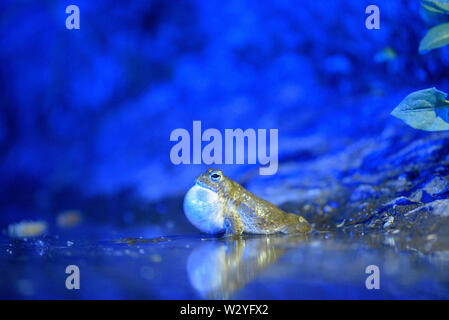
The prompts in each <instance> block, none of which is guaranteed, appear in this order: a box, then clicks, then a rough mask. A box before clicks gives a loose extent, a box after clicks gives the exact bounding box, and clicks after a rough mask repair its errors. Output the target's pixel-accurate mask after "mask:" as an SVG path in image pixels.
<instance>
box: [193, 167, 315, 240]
mask: <svg viewBox="0 0 449 320" xmlns="http://www.w3.org/2000/svg"><path fill="white" fill-rule="evenodd" d="M197 183H198V184H200V185H201V186H202V187H204V188H208V189H209V190H211V191H214V192H216V193H218V201H220V202H221V205H222V207H223V208H224V209H223V210H224V212H223V214H224V219H225V227H226V232H227V233H232V234H236V235H240V234H242V233H252V234H272V233H278V232H282V233H307V232H310V231H311V230H312V227H311V226H310V224H309V223H308V222H307V221H306V219H304V218H303V217H301V216H299V215H296V214H293V213H286V212H284V211H283V210H281V209H279V208H278V207H276V206H275V205H274V204H272V203H270V202H268V201H265V200H264V199H261V198H259V197H257V196H256V195H254V194H252V193H251V192H249V191H248V190H246V189H245V188H243V187H242V186H241V185H240V184H238V183H237V182H235V181H233V180H231V179H229V178H227V177H226V176H225V175H224V174H223V172H222V171H221V170H215V169H208V170H207V171H206V172H205V173H203V174H202V175H200V176H199V177H198V178H197Z"/></svg>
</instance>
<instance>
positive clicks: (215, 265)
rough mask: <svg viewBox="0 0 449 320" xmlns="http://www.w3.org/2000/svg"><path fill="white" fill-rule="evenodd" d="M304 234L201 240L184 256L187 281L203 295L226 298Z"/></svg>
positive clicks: (211, 297)
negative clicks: (203, 241)
mask: <svg viewBox="0 0 449 320" xmlns="http://www.w3.org/2000/svg"><path fill="white" fill-rule="evenodd" d="M305 240H307V235H302V234H299V235H290V236H289V235H271V236H252V237H250V238H245V237H233V238H222V239H219V240H212V241H208V242H206V243H204V244H203V245H201V246H200V247H199V248H197V249H196V250H194V251H193V252H192V253H191V254H190V256H189V258H188V260H187V273H188V276H189V280H190V283H191V285H192V286H193V287H194V288H195V289H196V290H197V291H198V292H199V293H200V294H201V296H203V297H204V298H207V299H229V298H230V297H231V295H232V294H233V293H234V292H235V291H236V290H238V289H240V288H242V287H243V286H245V285H246V284H248V283H249V282H251V281H252V280H253V279H254V278H256V277H257V275H258V274H259V273H260V272H261V271H262V270H264V269H265V268H267V267H268V266H270V265H272V264H273V263H275V262H276V261H278V260H279V258H280V257H281V256H282V255H284V253H285V252H286V251H287V250H288V247H289V246H290V245H295V244H297V243H299V242H302V241H305Z"/></svg>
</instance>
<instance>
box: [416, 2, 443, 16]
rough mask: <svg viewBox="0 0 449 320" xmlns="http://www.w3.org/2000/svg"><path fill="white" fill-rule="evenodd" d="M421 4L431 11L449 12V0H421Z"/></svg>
mask: <svg viewBox="0 0 449 320" xmlns="http://www.w3.org/2000/svg"><path fill="white" fill-rule="evenodd" d="M421 5H422V6H423V7H424V8H425V9H427V10H429V11H431V12H435V13H440V14H447V13H449V0H421Z"/></svg>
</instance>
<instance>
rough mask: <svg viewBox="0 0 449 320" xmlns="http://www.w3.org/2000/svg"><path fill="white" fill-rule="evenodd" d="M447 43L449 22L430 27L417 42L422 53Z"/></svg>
mask: <svg viewBox="0 0 449 320" xmlns="http://www.w3.org/2000/svg"><path fill="white" fill-rule="evenodd" d="M447 44H449V22H446V23H442V24H440V25H437V26H436V27H433V28H432V29H430V30H429V31H428V32H427V33H426V35H425V36H424V38H423V39H422V40H421V42H420V44H419V52H420V53H424V52H427V51H429V50H432V49H436V48H439V47H443V46H445V45H447Z"/></svg>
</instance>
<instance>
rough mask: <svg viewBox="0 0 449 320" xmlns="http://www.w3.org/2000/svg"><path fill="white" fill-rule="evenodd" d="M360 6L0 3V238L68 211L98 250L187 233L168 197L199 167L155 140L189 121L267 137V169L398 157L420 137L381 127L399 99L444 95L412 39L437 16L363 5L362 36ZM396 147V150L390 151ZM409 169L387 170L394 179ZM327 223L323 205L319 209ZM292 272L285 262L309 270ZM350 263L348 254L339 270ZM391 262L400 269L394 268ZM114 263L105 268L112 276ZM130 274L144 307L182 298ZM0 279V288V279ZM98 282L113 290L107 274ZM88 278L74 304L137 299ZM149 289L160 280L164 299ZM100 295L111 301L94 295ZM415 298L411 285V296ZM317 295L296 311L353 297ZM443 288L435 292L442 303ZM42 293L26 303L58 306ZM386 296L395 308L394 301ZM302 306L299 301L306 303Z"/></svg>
mask: <svg viewBox="0 0 449 320" xmlns="http://www.w3.org/2000/svg"><path fill="white" fill-rule="evenodd" d="M70 4H76V5H78V7H79V9H80V19H81V21H80V26H81V28H80V29H79V30H68V29H66V28H65V20H66V18H67V16H68V14H66V13H65V8H66V6H68V5H70ZM369 4H372V3H371V1H364V0H341V1H332V0H316V1H305V0H304V1H283V0H276V1H254V0H248V1H234V0H231V1H216V0H207V1H203V0H185V1H184V0H179V1H164V0H151V1H143V0H138V1H112V0H111V1H88V0H86V1H83V0H76V1H71V2H68V1H25V0H21V1H17V0H16V1H14V0H3V1H1V2H0V70H1V72H0V90H1V92H0V177H1V178H0V212H1V215H0V226H1V227H2V229H4V228H6V226H7V225H8V224H10V223H13V222H18V221H21V220H24V219H32V220H37V219H39V220H41V219H42V220H44V221H47V222H48V223H50V224H52V223H54V222H55V217H56V216H57V214H58V213H59V212H61V211H63V210H67V209H78V210H81V212H82V213H83V218H84V219H85V220H86V221H87V222H88V224H87V225H90V226H94V230H96V232H97V236H98V235H103V237H99V238H107V239H109V240H111V239H112V238H114V237H115V236H122V237H125V236H135V235H144V236H154V235H157V234H161V233H165V234H173V233H174V234H180V233H184V232H185V233H189V232H190V233H198V232H197V231H196V230H195V229H194V228H193V227H192V226H190V224H189V223H188V222H187V220H186V219H185V218H184V216H183V214H182V209H180V208H181V200H182V196H183V195H184V193H185V192H186V190H187V189H188V188H189V187H190V186H191V185H192V183H193V181H194V178H195V177H196V176H197V175H198V174H200V173H201V172H203V171H204V170H205V169H206V166H203V165H180V166H175V165H173V164H172V163H171V161H170V149H171V147H172V146H173V145H174V143H173V142H170V141H169V137H170V133H171V132H172V130H174V129H176V128H185V129H187V130H189V131H191V128H192V121H193V120H201V121H202V125H203V128H204V129H205V128H217V129H219V130H224V129H225V128H242V129H247V128H266V129H270V128H275V129H279V157H280V162H281V163H283V162H285V161H287V162H288V161H296V160H299V159H314V158H315V157H317V156H318V155H332V154H335V153H338V152H341V151H342V150H345V148H346V147H348V146H350V145H355V146H357V141H359V140H360V139H361V138H370V137H378V136H380V135H382V139H384V138H385V139H387V138H388V139H390V140H389V142H388V143H389V144H388V150H389V151H385V150H384V149H381V150H380V151H375V152H374V153H372V154H370V155H369V157H368V158H367V159H365V161H364V162H363V164H362V167H363V168H364V169H365V170H366V171H367V172H369V171H370V170H372V169H373V168H376V165H377V164H378V163H379V161H381V159H382V158H383V157H384V156H385V154H386V153H388V152H390V151H392V150H396V149H398V148H397V147H396V146H397V144H399V145H400V146H401V148H402V147H404V146H405V145H406V144H407V143H409V141H413V140H415V138H416V139H418V138H422V137H425V136H426V135H427V133H423V132H418V131H416V130H413V129H410V128H407V127H406V126H405V125H404V124H402V123H400V122H399V121H398V120H397V119H394V118H392V117H390V116H389V113H390V112H391V110H392V109H393V108H394V107H395V106H396V105H397V104H398V103H399V102H400V101H401V100H402V98H403V97H405V95H406V94H408V93H410V92H411V91H413V90H418V89H422V88H426V87H432V86H436V87H438V88H441V89H442V90H445V91H447V90H448V89H449V78H448V77H447V68H448V67H449V49H448V47H443V48H441V49H438V50H434V51H432V52H430V53H428V54H426V55H420V54H418V46H419V41H420V39H421V38H422V36H423V35H424V34H425V32H426V30H427V29H428V28H429V27H430V26H432V25H434V24H436V23H437V22H441V21H445V20H447V16H444V15H442V16H431V15H429V14H428V13H425V12H423V11H422V8H421V7H420V3H419V1H409V0H395V1H391V0H378V1H376V5H378V6H379V8H380V26H381V27H380V29H379V30H368V29H366V27H365V19H366V17H367V16H368V15H367V14H366V13H365V8H366V6H368V5H369ZM391 132H395V133H396V134H395V135H393V134H390V133H391ZM403 133H406V134H407V136H408V137H409V138H410V139H409V140H407V141H402V142H401V139H400V136H401V135H402V134H403ZM390 137H393V138H390ZM376 143H377V142H376ZM401 143H402V144H401ZM354 149H356V148H354ZM385 149H387V147H385ZM348 157H350V156H349V155H348ZM442 157H444V156H442ZM426 159H427V158H426ZM412 160H413V159H412ZM412 160H410V159H408V160H407V159H406V160H404V159H403V158H400V160H397V161H398V162H397V163H396V165H397V166H399V167H400V166H401V165H403V164H404V163H405V161H410V162H411V161H412ZM348 161H349V160H348ZM401 161H403V162H401ZM438 161H439V160H438ZM337 162H338V161H337ZM392 162H393V160H392ZM334 163H336V162H333V163H332V162H323V163H321V164H320V163H318V165H317V166H320V165H321V166H322V168H323V169H326V170H327V169H328V168H325V166H327V165H333V164H334ZM219 168H221V169H224V170H225V173H226V174H227V175H230V176H232V177H233V178H235V179H236V180H237V181H245V177H246V178H247V177H248V175H249V176H251V175H253V173H254V172H256V171H255V170H257V169H258V167H257V166H256V165H227V166H219ZM312 171H313V170H312ZM316 172H318V173H317V174H319V170H317V171H316ZM378 172H379V170H378ZM429 172H431V171H429ZM351 174H352V173H351ZM426 174H427V173H426ZM428 175H429V176H431V175H432V173H429V174H428ZM348 176H349V175H348ZM409 176H410V175H409ZM409 176H407V177H406V178H408V177H409ZM416 176H419V173H417V174H416ZM351 177H352V176H351ZM354 177H355V175H354ZM413 177H415V176H413ZM413 177H412V178H411V179H413ZM336 178H337V179H339V178H340V177H338V176H337V177H336ZM257 179H262V180H263V179H271V180H275V179H276V177H265V178H264V177H258V178H257ZM279 179H283V177H282V176H280V178H279ZM394 179H396V177H394ZM398 179H399V178H398ZM267 181H268V180H267ZM323 181H324V182H326V183H327V180H323ZM323 181H321V182H323ZM351 182H352V180H351V181H349V182H348V185H349V184H351ZM362 187H363V188H364V189H363V188H362V189H360V190H359V192H358V193H354V194H352V198H351V199H352V200H354V199H356V200H357V199H359V198H360V199H362V198H363V197H365V196H366V197H374V196H373V193H372V192H371V189H369V188H367V187H366V186H362ZM317 188H319V187H317ZM256 189H257V188H256ZM367 190H368V191H367ZM370 192H371V193H370ZM386 193H388V192H386ZM393 194H394V193H391V194H390V195H391V197H393ZM357 197H359V198H357ZM352 200H351V201H352ZM390 200H391V199H390ZM354 201H355V200H354ZM335 206H336V205H335ZM173 208H176V209H173ZM332 208H334V207H333V204H332V203H331V205H330V206H328V207H327V209H326V210H330V211H331V210H333V209H332ZM167 217H169V218H167ZM140 224H152V225H153V226H156V227H160V229H145V230H147V231H145V232H147V233H145V232H144V231H142V230H143V229H140V231H139V232H137V233H135V234H129V233H128V234H126V233H125V234H119V235H117V234H116V233H113V230H118V229H119V228H117V229H114V228H109V227H107V226H110V225H113V226H115V227H117V226H138V225H140ZM105 226H106V227H105ZM381 226H382V224H381ZM148 230H149V231H148ZM76 232H78V233H79V231H75V233H76ZM109 234H114V236H110V235H109ZM50 235H54V233H52V232H50ZM350 237H351V240H352V238H353V234H352V231H351V233H350ZM189 241H190V240H189ZM192 241H193V240H192ZM187 242H188V241H187ZM188 243H189V242H188ZM256 244H258V242H256ZM68 246H70V245H68ZM218 247H220V246H218ZM180 248H181V249H179V250H182V248H184V243H182V244H180ZM47 249H48V247H46V244H45V243H40V244H39V243H38V245H37V249H36V250H38V252H39V255H40V256H42V255H43V253H42V252H46V251H45V250H47ZM139 250H140V249H139ZM145 250H146V249H145ZM214 250H215V249H214ZM219 250H221V249H220V248H219ZM311 251H313V250H311ZM19 252H20V250H19ZM75 252H76V250H75ZM80 252H81V253H79V254H82V253H83V252H85V251H83V250H80ZM138 252H140V251H138ZM186 255H187V254H186V252H183V253H181V254H180V256H186ZM177 257H178V256H176V257H175V256H170V258H169V260H168V262H167V264H168V265H170V266H171V267H173V268H175V269H176V270H175V271H174V273H173V274H177V275H178V276H179V275H182V276H179V277H182V278H183V279H184V278H186V277H187V276H186V275H185V274H183V273H180V272H184V269H183V268H184V265H183V266H178V265H177V264H176V263H177V261H178V258H177ZM301 257H302V256H299V258H298V257H297V260H295V261H296V262H297V263H300V264H302V263H306V262H305V261H312V260H313V259H305V258H301ZM345 257H346V255H345ZM114 259H115V258H114ZM155 259H156V260H157V258H155ZM170 259H171V260H170ZM301 259H302V260H301ZM326 259H328V258H327V257H326V258H320V259H319V260H326ZM338 259H339V258H338ZM338 259H337V258H336V260H335V265H337V264H338V263H339V261H340V260H338ZM352 259H353V254H352V253H350V254H348V257H347V261H352ZM388 259H390V260H392V259H394V258H391V257H389V256H388ZM397 259H398V260H397V261H399V262H398V263H397V265H401V263H402V262H401V261H402V260H401V259H402V258H397ZM100 260H101V258H100ZM156 260H154V261H156ZM37 261H38V262H41V261H42V260H39V259H37ZM105 261H106V260H105ZM114 261H115V262H114V263H115V264H114V268H117V270H120V269H123V268H122V267H123V264H120V263H117V262H118V261H117V260H114ZM164 261H166V260H164ZM298 261H299V262H298ZM332 261H333V260H332ZM395 261H396V260H395ZM103 262H104V261H103ZM156 262H157V261H156ZM11 263H12V262H11ZM58 263H59V264H60V265H61V268H62V267H63V266H65V265H66V264H67V263H68V262H67V263H66V260H64V258H63V259H60V260H58ZM292 263H293V262H292ZM111 264H112V262H111ZM207 264H209V262H208V261H206V263H205V265H207ZM360 265H362V263H360ZM131 267H135V268H136V271H135V272H136V273H138V272H141V274H143V276H144V278H145V277H147V278H146V279H147V280H148V279H150V280H148V281H150V282H151V281H156V283H157V286H158V288H159V289H160V290H159V289H158V290H159V291H151V292H145V294H147V296H148V297H155V296H156V297H164V298H172V297H182V298H186V297H187V298H189V297H192V294H193V293H191V291H188V290H192V289H191V288H190V289H185V288H184V289H183V288H181V289H179V287H177V285H178V283H174V281H178V277H172V275H168V276H166V277H165V278H161V279H158V280H154V279H153V273H152V272H153V271H152V270H153V269H151V268H150V269H144V270H143V269H141V268H140V262H139V265H138V266H137V264H135V265H133V266H131ZM131 267H129V269H128V270H131ZM194 267H195V265H194V266H190V267H189V268H191V269H194ZM219 267H220V266H218V267H217V268H219ZM177 268H180V269H182V270H181V271H180V270H178V269H177ZM329 268H330V267H329ZM332 268H333V267H332ZM8 270H10V271H8V272H11V274H12V273H13V272H14V271H13V270H12V269H8ZM61 270H62V269H61ZM139 270H140V271H139ZM189 270H190V269H189ZM282 270H283V269H281V271H282ZM298 270H299V269H298ZM310 270H311V272H313V270H316V266H315V265H312V266H311V267H310ZM329 270H333V269H329ZM94 271H95V270H94ZM94 271H92V270H91V271H89V272H94ZM28 272H30V270H28ZM95 272H96V271H95ZM117 272H119V271H117ZM189 272H190V271H189ZM354 272H359V271H358V269H357V270H355V271H354ZM3 274H4V275H5V279H6V278H7V277H6V275H7V273H6V271H5V272H3ZM25 274H26V273H25ZM362 274H363V273H362ZM430 274H431V273H429V275H430ZM109 275H110V276H111V278H113V277H114V274H113V272H112V271H111V273H110V274H109ZM62 276H64V275H62ZM194 276H195V275H194ZM413 276H415V275H413ZM30 277H36V276H35V275H33V276H30ZM192 277H193V276H192ZM338 277H339V275H338V274H337V275H336V279H338ZM12 278H13V276H12ZM415 278H419V276H416V277H415ZM101 279H102V278H101ZM101 279H100V280H99V282H98V283H99V284H98V286H99V287H97V289H96V290H97V291H91V294H92V295H91V296H90V295H89V293H88V292H87V293H85V294H86V295H85V296H84V297H98V295H96V294H97V293H98V294H100V292H101V294H104V295H103V296H102V297H106V298H117V297H119V298H120V297H121V298H123V297H135V296H137V297H141V296H145V295H144V294H143V291H142V292H140V291H139V290H138V289H136V290H134V291H132V293H131V292H128V293H126V292H124V291H120V288H119V287H118V285H117V287H114V285H113V284H111V283H112V282H108V281H107V280H104V279H103V280H101ZM122 279H123V278H122ZM295 279H299V278H295ZM423 279H424V280H423V281H427V280H425V279H427V278H423ZM125 280H126V281H125ZM125 280H123V283H129V281H128V280H129V279H127V278H126V279H125ZM162 280H164V281H166V280H167V281H171V282H170V283H171V287H170V286H169V287H165V284H164V282H163V281H162ZM195 280H198V279H196V278H195ZM200 280H201V281H202V280H203V279H202V278H201V279H199V280H198V281H200ZM334 280H335V279H334ZM27 281H28V280H27ZM42 281H43V280H42ZM133 281H136V280H133ZM158 281H159V282H158ZM186 281H187V280H186V279H184V282H183V285H186V283H187V282H186ZM298 281H299V280H298ZM361 281H363V280H361ZM429 281H430V280H429ZM337 282H338V281H337ZM17 283H19V284H20V285H21V287H20V288H19V289H20V290H19V291H18V292H19V294H18V295H17V296H19V297H22V296H27V297H33V294H30V290H29V287H30V285H29V283H28V282H25V284H24V283H21V282H17ZM152 283H154V282H152ZM357 283H358V282H357ZM102 285H104V286H106V288H109V289H110V290H109V291H107V290H106V291H104V290H103V289H101V290H103V291H101V290H100V289H98V288H100V287H101V286H102ZM133 285H135V287H136V288H138V287H139V285H141V284H140V283H138V281H136V283H135V284H133ZM427 285H428V282H423V283H422V286H423V288H424V287H425V288H427V287H428V286H427ZM14 286H15V283H12V282H8V283H7V284H5V283H3V284H2V288H3V292H2V295H3V296H6V297H9V293H10V292H11V291H8V290H13V289H12V288H13V287H14ZM108 286H109V287H108ZM320 286H322V290H323V291H319V290H318V289H316V287H314V286H313V285H312V287H313V288H312V289H310V290H311V291H310V292H311V293H310V294H311V296H313V295H315V296H320V294H321V295H323V294H324V296H326V294H328V293H329V292H333V293H337V294H339V292H343V293H341V295H340V296H339V297H350V298H353V297H357V296H359V297H360V295H361V296H362V297H367V295H368V293H367V292H366V291H363V292H362V293H360V292H355V293H354V292H352V291H351V292H349V291H344V290H346V289H345V287H344V286H343V287H339V286H338V285H337V286H333V287H332V286H326V284H324V283H323V284H320ZM355 286H356V287H357V285H355ZM436 286H438V285H436ZM14 288H15V287H14ZM24 288H25V289H24ZM164 288H165V289H164ZM255 288H256V289H257V288H258V287H257V284H256V285H255ZM357 288H358V287H357ZM438 288H439V287H438ZM178 289H179V290H180V291H177V290H178ZM446 289H447V288H444V286H443V289H439V290H441V291H442V292H443V293H442V294H441V296H444V295H445V294H447V291H444V290H446ZM14 290H15V289H14ZM151 290H153V289H151ZM164 290H165V291H164ZM183 290H184V291H183ZM249 290H250V289H249ZM317 290H318V291H317ZM326 290H327V291H326ZM429 290H430V289H429ZM281 291H282V290H281ZM393 291H394V290H393ZM45 292H47V291H45V290H44V291H42V292H40V293H39V295H38V297H44V298H45V297H55V296H57V295H53V294H50V293H48V295H46V293H45ZM139 292H140V293H142V295H141V296H139ZM177 292H178V293H177ZM252 292H253V293H254V292H259V291H258V290H253V291H252ZM273 292H274V291H273ZM398 292H399V291H398ZM401 292H402V293H401ZM401 292H399V293H397V292H396V294H403V293H404V292H407V290H404V291H401ZM295 293H296V294H302V293H300V292H298V291H297V290H296V288H295V289H294V290H293V289H291V290H290V291H288V292H287V293H284V295H282V294H279V295H278V296H269V297H275V298H276V297H284V298H285V297H290V296H291V295H292V294H293V295H294V294H295ZM308 293H309V291H305V293H304V294H303V295H299V297H310V296H307V294H308ZM65 294H66V293H65ZM101 294H100V296H101ZM357 294H359V295H357ZM390 294H391V295H392V296H394V294H395V293H391V292H390ZM431 294H432V293H430V295H431ZM262 296H263V295H262ZM329 296H330V297H334V296H332V294H330V293H329ZM386 296H387V297H389V296H388V294H387V295H386ZM69 297H70V296H69ZM145 297H146V296H145ZM194 297H196V296H194ZM242 297H247V296H245V295H242ZM263 297H266V296H263ZM379 297H382V296H379ZM383 297H385V296H383ZM412 297H416V296H413V295H412ZM446 297H447V296H446Z"/></svg>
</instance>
